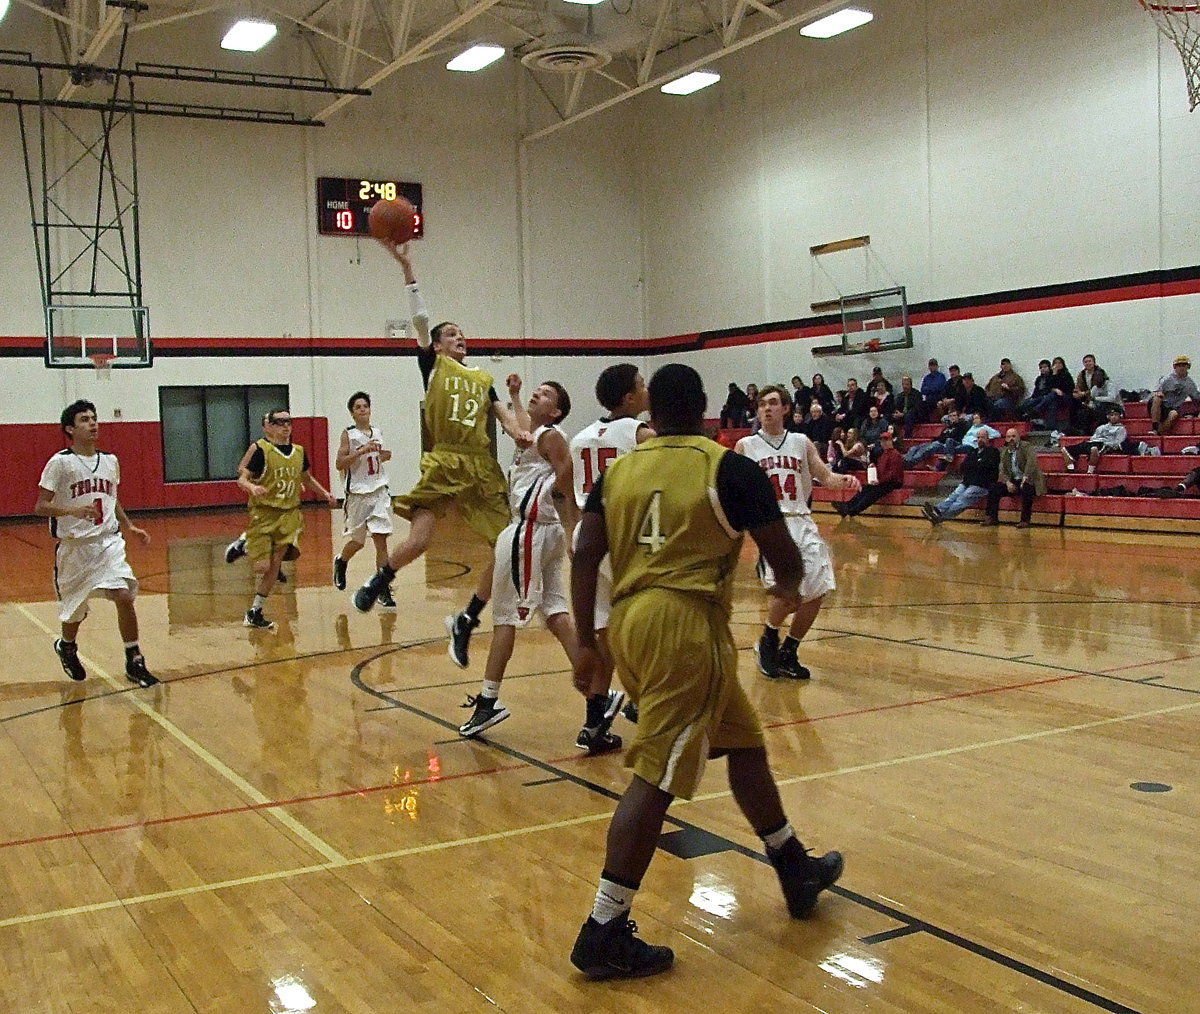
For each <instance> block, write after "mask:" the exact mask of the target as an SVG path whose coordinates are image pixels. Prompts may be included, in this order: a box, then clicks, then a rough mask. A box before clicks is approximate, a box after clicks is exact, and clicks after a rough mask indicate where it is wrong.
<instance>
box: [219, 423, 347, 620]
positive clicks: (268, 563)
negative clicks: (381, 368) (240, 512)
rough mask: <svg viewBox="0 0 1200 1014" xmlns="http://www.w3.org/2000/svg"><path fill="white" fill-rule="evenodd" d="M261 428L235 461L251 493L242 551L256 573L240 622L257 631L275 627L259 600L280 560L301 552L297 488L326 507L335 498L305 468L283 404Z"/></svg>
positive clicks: (304, 457)
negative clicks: (321, 500) (307, 491)
mask: <svg viewBox="0 0 1200 1014" xmlns="http://www.w3.org/2000/svg"><path fill="white" fill-rule="evenodd" d="M263 432H264V433H265V436H263V437H262V438H261V439H259V440H256V441H255V442H254V443H252V444H251V445H250V446H249V447H248V448H247V449H246V453H245V454H243V455H242V460H241V461H240V462H239V463H238V485H239V486H240V487H241V488H242V489H243V490H245V491H246V493H247V494H248V495H249V497H250V504H249V507H250V523H249V524H248V525H247V526H246V553H247V554H248V555H249V557H250V559H251V560H253V561H254V573H255V575H256V576H257V578H258V581H257V583H256V585H255V587H254V602H253V604H252V605H251V606H250V608H249V609H247V610H246V616H245V619H244V620H243V621H242V622H243V624H244V625H245V626H247V627H253V628H255V629H258V630H274V629H275V624H274V623H272V622H271V621H270V620H268V619H267V618H266V617H265V616H263V605H264V604H265V603H266V601H267V596H268V595H270V594H271V589H272V588H274V587H275V582H276V580H277V579H278V575H279V565H280V564H281V563H282V562H283V561H284V560H294V559H296V557H298V556H299V555H300V533H301V532H302V531H304V518H303V517H302V516H301V514H300V493H301V491H302V490H303V489H304V488H305V487H307V488H308V489H311V490H312V491H313V492H314V493H317V494H319V495H320V496H323V497H324V498H325V500H326V502H327V503H329V505H330V506H335V505H336V504H337V498H336V497H335V496H334V495H333V494H332V493H330V492H329V490H327V489H326V488H325V487H324V486H322V485H321V484H320V483H319V482H318V481H317V480H316V478H315V477H314V476H313V474H312V472H311V471H310V470H309V466H308V455H307V454H306V453H305V451H304V448H303V447H301V446H300V445H299V444H294V443H292V416H291V413H290V412H288V410H287V409H285V408H277V409H272V410H271V411H270V412H268V413H267V414H266V415H264V416H263Z"/></svg>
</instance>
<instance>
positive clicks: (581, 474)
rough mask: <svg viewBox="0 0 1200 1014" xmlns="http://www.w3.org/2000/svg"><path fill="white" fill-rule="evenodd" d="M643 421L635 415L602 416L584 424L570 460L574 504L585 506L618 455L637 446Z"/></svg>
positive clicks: (577, 435)
mask: <svg viewBox="0 0 1200 1014" xmlns="http://www.w3.org/2000/svg"><path fill="white" fill-rule="evenodd" d="M643 425H644V424H643V423H642V422H641V420H639V419H637V418H636V417H634V416H624V417H622V418H620V419H599V420H597V421H596V422H594V423H592V424H591V425H590V426H586V427H584V428H583V429H582V430H580V431H579V432H578V433H576V434H575V436H574V438H572V440H571V463H572V465H573V466H574V472H575V503H576V504H578V505H579V509H580V510H582V509H583V505H584V503H585V502H586V501H587V498H588V494H589V493H590V492H591V491H592V487H593V486H594V485H596V480H597V479H599V478H600V476H601V475H602V474H603V473H604V470H605V469H606V468H607V467H608V466H609V464H610V463H611V462H612V461H613V460H614V459H616V458H619V457H620V456H621V455H622V454H625V453H627V452H628V451H632V450H633V449H634V448H635V447H637V435H638V430H639V429H640V428H641V427H642V426H643Z"/></svg>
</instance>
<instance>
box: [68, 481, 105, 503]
mask: <svg viewBox="0 0 1200 1014" xmlns="http://www.w3.org/2000/svg"><path fill="white" fill-rule="evenodd" d="M92 493H104V494H105V495H107V496H112V494H113V483H112V480H111V479H101V478H100V477H99V476H91V477H89V478H87V479H80V480H79V482H73V483H71V498H72V499H74V498H75V497H77V496H88V495H90V494H92Z"/></svg>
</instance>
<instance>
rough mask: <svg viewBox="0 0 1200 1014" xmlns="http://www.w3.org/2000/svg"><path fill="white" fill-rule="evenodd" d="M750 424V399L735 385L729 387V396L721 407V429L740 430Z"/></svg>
mask: <svg viewBox="0 0 1200 1014" xmlns="http://www.w3.org/2000/svg"><path fill="white" fill-rule="evenodd" d="M749 422H750V399H749V397H747V395H746V392H745V391H743V390H742V389H741V388H740V387H738V386H737V384H730V385H729V394H727V395H726V396H725V404H724V405H722V406H721V428H722V429H725V428H728V429H735V430H736V429H741V428H742V427H744V426H746V425H748V424H749Z"/></svg>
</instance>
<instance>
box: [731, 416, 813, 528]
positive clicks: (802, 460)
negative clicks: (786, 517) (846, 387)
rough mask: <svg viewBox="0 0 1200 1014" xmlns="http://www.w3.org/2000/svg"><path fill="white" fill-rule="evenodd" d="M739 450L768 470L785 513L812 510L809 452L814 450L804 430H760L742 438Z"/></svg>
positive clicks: (805, 512) (776, 495)
mask: <svg viewBox="0 0 1200 1014" xmlns="http://www.w3.org/2000/svg"><path fill="white" fill-rule="evenodd" d="M739 450H740V451H741V453H742V454H744V455H746V457H748V458H750V459H751V460H752V461H757V462H758V467H759V468H761V469H762V470H763V471H764V472H766V473H767V478H768V479H770V480H771V486H772V487H773V488H774V489H775V499H776V500H777V501H779V509H780V510H781V511H782V512H783V513H784V514H811V513H812V511H811V510H810V509H809V506H808V499H809V497H811V496H812V472H811V470H810V469H809V466H808V456H809V453H810V452H812V453H815V450H814V448H813V444H812V441H811V440H809V439H808V437H806V436H805V435H804V434H803V433H790V432H789V433H783V434H781V435H780V436H778V437H769V436H767V434H766V433H764V432H762V430H759V431H758V432H757V433H754V434H752V435H751V436H748V437H743V438H742V440H741V441H740V442H739Z"/></svg>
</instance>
